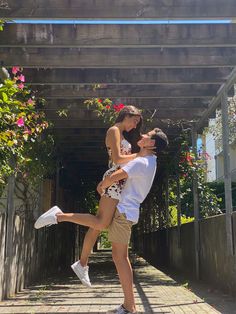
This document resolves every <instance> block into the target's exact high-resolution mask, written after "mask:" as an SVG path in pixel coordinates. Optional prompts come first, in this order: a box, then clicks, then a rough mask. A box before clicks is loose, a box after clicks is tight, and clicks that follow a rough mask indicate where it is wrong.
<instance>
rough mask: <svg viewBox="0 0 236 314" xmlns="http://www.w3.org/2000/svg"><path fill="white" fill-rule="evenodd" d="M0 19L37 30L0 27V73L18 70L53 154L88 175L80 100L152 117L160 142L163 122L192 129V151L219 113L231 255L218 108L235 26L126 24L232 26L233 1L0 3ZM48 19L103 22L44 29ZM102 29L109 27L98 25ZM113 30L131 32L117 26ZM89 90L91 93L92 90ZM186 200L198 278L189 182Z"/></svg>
mask: <svg viewBox="0 0 236 314" xmlns="http://www.w3.org/2000/svg"><path fill="white" fill-rule="evenodd" d="M0 17H3V18H7V19H12V20H15V19H26V20H34V19H36V20H38V19H39V20H41V19H42V20H45V23H42V24H27V22H25V23H17V24H15V23H12V24H6V25H5V27H4V32H2V33H1V34H0V61H1V62H2V65H4V66H5V67H11V66H15V65H20V66H22V67H24V73H25V75H26V77H27V80H28V81H29V82H30V83H31V84H32V85H33V87H34V88H35V89H37V90H39V92H40V94H41V95H42V96H43V97H44V98H45V99H46V100H47V102H46V107H45V110H46V112H47V116H48V118H50V119H51V120H52V121H53V122H54V128H55V130H56V133H57V135H58V139H59V143H60V144H61V152H62V154H64V156H65V158H67V160H69V161H71V162H77V163H78V164H79V165H82V166H81V167H82V168H83V167H84V166H83V165H84V164H85V162H86V164H87V165H88V164H89V166H88V167H89V169H92V170H93V171H95V170H96V169H97V167H98V165H101V164H105V161H106V151H105V149H104V144H103V141H104V135H105V129H104V125H103V123H102V122H101V121H100V120H99V119H98V118H97V117H96V116H95V115H93V114H92V113H91V112H89V111H88V110H87V109H86V108H85V105H84V100H85V99H86V98H89V97H101V98H105V97H109V98H111V99H112V100H114V101H115V102H122V103H125V104H134V105H136V106H138V107H140V108H143V109H150V110H154V109H155V110H156V114H155V117H156V121H155V124H159V126H160V127H161V128H163V129H164V130H165V131H166V132H167V134H168V135H169V137H170V138H172V137H175V136H176V135H177V134H178V133H179V128H178V127H176V125H174V126H173V125H171V124H170V123H169V122H170V120H171V121H173V122H176V121H179V120H184V121H185V122H184V123H185V124H186V125H188V126H191V127H192V136H193V146H194V147H195V150H196V137H197V133H198V132H199V131H200V130H201V129H202V127H203V126H205V125H207V120H208V118H209V117H212V116H214V112H215V109H216V108H217V107H218V106H220V104H222V108H223V113H224V114H223V116H224V120H223V139H224V156H225V187H226V195H227V197H226V199H227V201H226V212H227V230H228V239H227V243H228V245H229V251H230V252H231V253H232V225H231V213H232V200H231V199H230V198H231V196H230V195H231V190H230V189H231V187H230V166H229V143H228V138H227V136H228V135H227V134H228V124H227V101H226V100H227V94H229V93H230V94H231V95H232V93H233V91H232V87H233V84H234V82H235V78H236V71H235V66H236V24H234V23H229V24H227V23H225V24H209V23H207V22H203V23H201V24H197V23H188V24H184V23H182V24H172V23H167V22H166V23H162V24H152V23H151V22H150V23H149V24H135V21H136V22H137V21H139V20H146V21H148V20H150V21H151V20H183V19H187V20H202V19H205V20H211V19H221V20H222V19H232V20H235V18H236V4H235V0H225V1H223V0H204V1H203V0H198V1H196V0H175V1H165V0H142V1H141V0H140V1H136V0H119V1H111V0H18V1H15V0H0ZM46 19H47V20H50V21H51V22H50V21H46ZM55 19H68V23H69V22H70V23H71V20H77V19H80V20H93V22H94V23H95V22H97V21H98V20H102V21H103V22H100V23H98V24H93V23H91V22H90V23H87V24H86V23H85V24H76V23H74V24H53V23H52V21H53V20H55ZM107 20H112V21H113V22H114V23H110V24H106V21H107ZM120 20H129V21H132V23H133V24H132V23H131V22H130V23H128V24H119V21H120ZM94 84H100V87H99V88H98V89H96V90H94V88H93V86H94ZM66 108H68V109H69V111H68V117H67V118H65V119H63V118H59V117H58V114H57V113H56V112H57V111H58V110H61V109H66ZM167 120H168V123H167V122H166V121H167ZM82 150H83V151H82ZM95 156H96V158H95ZM194 195H195V218H196V219H195V227H196V228H195V235H196V236H195V247H196V268H197V269H196V271H197V273H198V271H199V270H198V267H199V266H198V262H197V260H198V250H199V240H198V239H199V234H198V230H199V228H198V218H199V217H198V200H197V186H196V182H195V185H194Z"/></svg>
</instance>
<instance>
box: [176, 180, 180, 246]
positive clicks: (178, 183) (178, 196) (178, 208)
mask: <svg viewBox="0 0 236 314" xmlns="http://www.w3.org/2000/svg"><path fill="white" fill-rule="evenodd" d="M176 182H177V228H178V247H179V248H180V246H181V197H180V193H181V191H180V179H179V175H177V178H176Z"/></svg>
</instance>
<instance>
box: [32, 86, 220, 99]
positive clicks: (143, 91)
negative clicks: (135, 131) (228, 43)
mask: <svg viewBox="0 0 236 314" xmlns="http://www.w3.org/2000/svg"><path fill="white" fill-rule="evenodd" d="M218 89H219V85H211V84H205V85H201V84H191V85H175V84H172V85H171V84H170V85H164V86H163V85H144V86H136V85H128V86H113V85H106V86H103V87H102V88H98V89H96V90H94V89H93V87H91V86H83V87H81V86H78V85H74V86H51V87H49V86H47V87H40V86H38V88H37V90H38V91H39V94H40V95H41V96H42V97H45V98H46V99H55V98H56V99H59V98H61V99H65V98H67V99H73V98H76V99H77V98H78V97H82V98H90V97H115V98H119V97H129V98H140V97H145V98H163V97H175V98H178V97H180V98H181V97H190V98H194V97H199V98H202V97H203V98H204V97H211V96H214V95H215V94H216V92H217V90H218Z"/></svg>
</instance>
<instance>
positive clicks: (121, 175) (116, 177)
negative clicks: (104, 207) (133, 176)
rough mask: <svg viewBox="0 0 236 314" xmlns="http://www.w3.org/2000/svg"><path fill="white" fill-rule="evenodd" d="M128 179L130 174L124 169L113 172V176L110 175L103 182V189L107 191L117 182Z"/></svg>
mask: <svg viewBox="0 0 236 314" xmlns="http://www.w3.org/2000/svg"><path fill="white" fill-rule="evenodd" d="M127 178H128V174H127V173H126V172H125V171H124V170H123V169H119V170H117V171H115V172H113V173H112V174H110V175H109V176H107V177H106V178H105V179H104V180H103V181H102V183H101V188H102V189H106V188H108V187H109V186H110V185H112V184H113V183H114V182H117V181H120V180H123V179H127Z"/></svg>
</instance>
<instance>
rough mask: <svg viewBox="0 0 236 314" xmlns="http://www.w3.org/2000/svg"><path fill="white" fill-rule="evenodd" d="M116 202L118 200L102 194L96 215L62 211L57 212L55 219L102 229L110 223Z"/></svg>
mask: <svg viewBox="0 0 236 314" xmlns="http://www.w3.org/2000/svg"><path fill="white" fill-rule="evenodd" d="M117 204H118V200H115V199H113V198H108V197H105V196H102V197H101V198H100V202H99V210H98V214H97V215H96V216H94V215H91V214H77V213H62V214H57V221H58V222H66V221H67V222H72V223H75V224H78V225H83V226H87V227H90V228H93V229H96V230H103V229H105V228H107V227H108V226H109V225H110V223H111V220H112V217H113V215H114V212H115V208H116V205H117Z"/></svg>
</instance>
